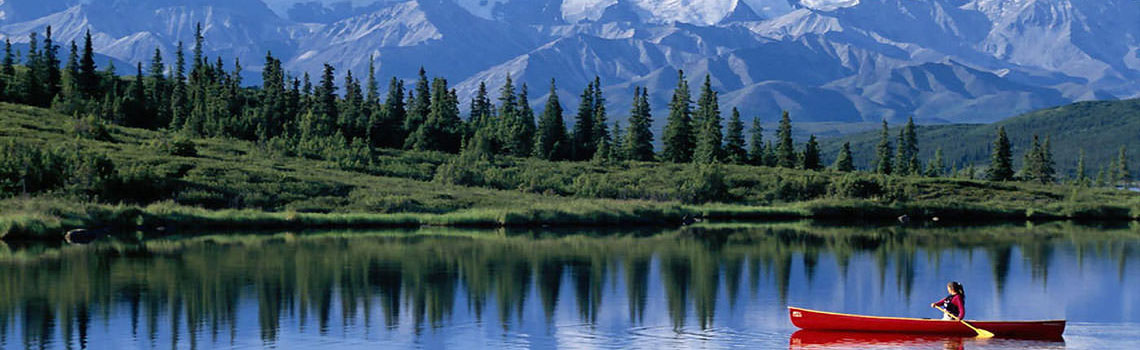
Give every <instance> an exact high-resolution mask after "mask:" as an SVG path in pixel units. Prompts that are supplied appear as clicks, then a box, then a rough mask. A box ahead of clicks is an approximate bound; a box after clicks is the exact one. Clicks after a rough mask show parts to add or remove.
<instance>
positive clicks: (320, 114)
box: [313, 63, 339, 136]
mask: <svg viewBox="0 0 1140 350" xmlns="http://www.w3.org/2000/svg"><path fill="white" fill-rule="evenodd" d="M324 67H325V68H324V70H323V71H322V73H321V82H320V83H319V84H318V85H317V91H316V92H315V94H316V99H317V100H316V103H317V104H316V106H315V107H316V109H315V110H314V111H313V112H314V113H316V115H317V118H320V120H321V121H320V123H322V124H323V125H324V126H325V127H328V128H327V129H326V130H333V128H332V127H331V126H332V124H333V123H334V121H336V120H339V118H338V116H339V111H338V110H337V108H336V101H337V95H336V90H337V87H336V82H335V81H334V79H335V76H334V72H335V69H334V68H333V66H331V65H329V64H328V63H325V65H324ZM324 136H331V135H324Z"/></svg>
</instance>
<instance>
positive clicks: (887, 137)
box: [875, 119, 894, 175]
mask: <svg viewBox="0 0 1140 350" xmlns="http://www.w3.org/2000/svg"><path fill="white" fill-rule="evenodd" d="M875 150H876V152H875V172H877V173H879V174H883V175H890V174H891V173H892V172H893V170H894V169H893V167H892V164H891V158H894V150H893V149H891V134H890V130H889V129H888V128H887V120H886V119H883V130H882V131H881V132H879V146H878V147H876V148H875Z"/></svg>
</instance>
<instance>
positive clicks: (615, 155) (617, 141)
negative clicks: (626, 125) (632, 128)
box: [609, 121, 629, 162]
mask: <svg viewBox="0 0 1140 350" xmlns="http://www.w3.org/2000/svg"><path fill="white" fill-rule="evenodd" d="M625 133H626V131H625V129H622V127H621V121H615V122H614V126H613V129H611V130H610V132H609V136H610V138H611V139H613V142H611V143H610V155H609V157H610V158H609V160H610V161H611V162H616V161H625V160H629V148H628V147H626V146H625V141H626V136H625Z"/></svg>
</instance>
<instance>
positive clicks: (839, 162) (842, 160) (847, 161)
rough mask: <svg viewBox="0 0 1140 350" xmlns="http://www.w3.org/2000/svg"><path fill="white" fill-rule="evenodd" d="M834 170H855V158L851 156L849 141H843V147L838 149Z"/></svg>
mask: <svg viewBox="0 0 1140 350" xmlns="http://www.w3.org/2000/svg"><path fill="white" fill-rule="evenodd" d="M835 170H839V171H842V172H845V173H846V172H852V171H855V160H854V159H853V158H852V156H851V143H850V142H844V143H843V148H841V149H839V156H838V157H836V158H835Z"/></svg>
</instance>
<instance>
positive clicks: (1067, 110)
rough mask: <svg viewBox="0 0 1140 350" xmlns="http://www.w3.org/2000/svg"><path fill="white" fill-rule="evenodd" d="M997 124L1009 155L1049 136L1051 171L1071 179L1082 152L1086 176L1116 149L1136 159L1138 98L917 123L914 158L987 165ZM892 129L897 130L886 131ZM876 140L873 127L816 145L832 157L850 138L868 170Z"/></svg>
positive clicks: (1108, 163) (1108, 166)
mask: <svg viewBox="0 0 1140 350" xmlns="http://www.w3.org/2000/svg"><path fill="white" fill-rule="evenodd" d="M999 127H1002V128H1005V130H1006V132H1007V133H1008V134H1009V139H1010V143H1011V144H1012V146H1013V153H1014V154H1015V155H1020V154H1022V153H1024V152H1025V151H1026V150H1027V149H1029V148H1030V146H1031V144H1032V142H1033V135H1038V136H1039V137H1040V138H1042V139H1044V138H1049V140H1050V141H1051V143H1052V151H1053V157H1054V160H1055V163H1056V168H1057V171H1058V173H1059V174H1060V176H1061V177H1062V178H1066V179H1072V178H1075V177H1076V175H1077V167H1078V165H1079V163H1080V161H1079V158H1080V155H1081V152H1084V154H1085V161H1084V165H1085V172H1086V175H1087V176H1088V177H1090V178H1092V177H1095V175H1096V174H1097V173H1098V172H1099V171H1102V170H1103V171H1104V172H1110V171H1112V168H1113V166H1114V165H1113V164H1114V163H1115V162H1117V161H1118V160H1119V151H1120V148H1121V147H1124V148H1126V149H1127V150H1128V152H1126V157H1127V160H1128V162H1127V164H1132V165H1135V164H1138V163H1137V162H1138V161H1140V152H1135V151H1132V150H1137V149H1140V99H1132V100H1120V101H1089V102H1078V103H1074V104H1071V105H1066V106H1061V107H1056V108H1049V109H1043V110H1040V111H1034V112H1031V113H1026V114H1023V115H1019V116H1016V117H1012V118H1008V119H1005V120H1002V121H1000V122H997V123H993V124H955V125H922V126H918V128H917V130H918V140H919V144H920V146H921V147H920V151H919V154H920V157H921V158H924V159H929V158H932V157H933V156H934V152H935V150H937V149H939V148H941V149H942V151H943V152H944V156H945V159H946V162H947V163H946V164H947V166H951V167H953V166H955V165H956V168H958V169H962V168H965V167H967V166H969V165H973V166H975V167H978V169H979V170H981V169H983V168H985V167H986V166H988V165H989V163H990V156H991V153H992V150H993V140H994V137H995V136H996V134H997V130H998V128H999ZM894 132H897V130H896V129H892V133H894ZM878 141H879V131H878V130H876V131H873V132H864V133H859V134H855V135H848V136H843V137H838V138H829V139H824V140H822V141H821V142H820V143H821V145H822V147H823V150H824V154H825V158H826V157H834V156H835V155H837V154H838V153H839V150H840V148H841V147H842V145H843V144H844V143H846V142H850V143H851V150H852V154H853V155H854V158H855V162H856V164H857V166H858V167H860V168H870V167H871V164H872V161H873V160H874V158H875V157H874V155H875V147H876V145H877V143H878ZM1014 163H1015V165H1016V166H1019V167H1020V166H1021V163H1022V159H1021V158H1020V157H1014ZM1129 172H1130V173H1135V170H1133V169H1129Z"/></svg>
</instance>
